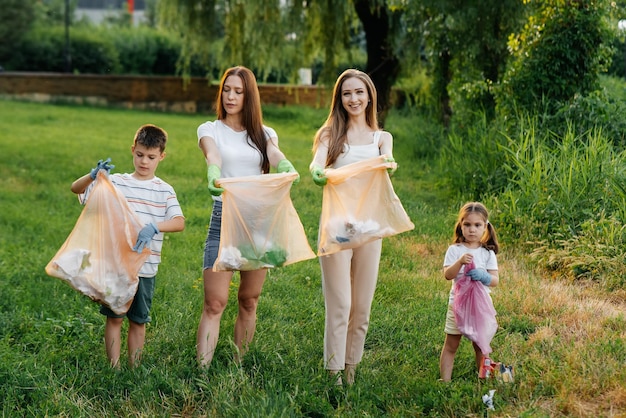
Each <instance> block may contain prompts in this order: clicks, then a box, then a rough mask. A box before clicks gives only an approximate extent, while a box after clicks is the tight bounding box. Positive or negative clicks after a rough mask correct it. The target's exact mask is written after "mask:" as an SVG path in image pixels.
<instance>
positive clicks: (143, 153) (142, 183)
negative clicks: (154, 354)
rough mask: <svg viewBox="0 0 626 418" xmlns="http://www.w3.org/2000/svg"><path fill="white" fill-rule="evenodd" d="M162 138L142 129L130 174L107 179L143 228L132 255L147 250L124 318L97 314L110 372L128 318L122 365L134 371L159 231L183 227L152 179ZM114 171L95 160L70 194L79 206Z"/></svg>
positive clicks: (174, 204) (173, 204)
mask: <svg viewBox="0 0 626 418" xmlns="http://www.w3.org/2000/svg"><path fill="white" fill-rule="evenodd" d="M166 142H167V133H166V132H165V131H164V130H163V129H161V128H159V127H158V126H155V125H143V126H142V127H140V128H139V129H138V130H137V132H136V133H135V138H134V141H133V145H132V147H131V152H132V154H133V165H134V167H135V171H134V172H133V173H131V174H118V173H116V174H111V176H110V180H111V182H112V183H113V184H114V185H115V187H117V188H118V189H119V190H120V191H121V192H122V194H123V195H124V196H125V197H126V200H127V201H128V204H129V206H130V207H131V209H133V210H134V211H135V212H136V213H137V215H138V216H139V218H140V219H141V220H142V222H143V223H144V224H145V226H144V227H143V228H142V229H141V231H139V235H138V237H137V242H136V244H135V246H134V247H133V250H135V251H137V252H141V251H142V250H143V249H144V247H146V246H147V247H149V248H150V252H151V254H150V257H149V258H148V260H146V262H145V263H144V264H143V266H142V267H141V269H140V270H139V285H138V287H137V293H136V294H135V298H134V299H133V302H132V305H131V307H130V309H129V310H128V312H127V313H126V314H125V315H116V314H115V313H114V312H113V311H112V310H110V309H109V308H108V307H106V306H104V305H103V306H101V307H100V313H102V314H103V315H106V317H107V319H106V325H105V330H104V342H105V345H106V353H107V357H108V359H109V361H110V363H111V366H112V367H115V368H119V359H120V350H121V341H120V340H121V331H122V323H123V321H124V317H125V316H126V317H128V323H129V327H128V363H129V365H130V367H134V366H136V365H137V364H138V363H139V361H140V360H141V352H142V350H143V346H144V342H145V336H146V323H147V322H150V315H149V312H150V307H151V305H152V296H153V295H154V284H155V277H156V274H157V270H158V267H159V263H160V262H161V247H162V245H163V233H164V232H178V231H182V230H183V229H184V228H185V218H184V216H183V212H182V209H181V207H180V204H179V203H178V199H177V198H176V193H175V192H174V189H173V188H172V187H171V186H170V185H169V184H167V183H166V182H164V181H163V180H161V179H160V178H158V177H156V176H155V172H156V169H157V167H158V165H159V162H161V161H162V160H163V158H165V144H166ZM114 167H115V166H113V165H111V164H110V159H107V160H106V161H102V160H100V161H99V162H98V164H97V165H96V167H95V168H93V169H92V170H91V171H90V172H89V173H87V174H85V175H84V176H82V177H80V178H79V179H77V180H76V181H74V183H72V188H71V189H72V192H74V193H76V194H78V195H79V196H78V198H79V200H80V202H81V203H82V204H85V202H86V201H87V197H88V196H89V192H90V191H91V188H92V187H93V184H94V180H95V179H96V174H97V173H98V171H99V170H106V171H107V172H110V170H111V169H112V168H114Z"/></svg>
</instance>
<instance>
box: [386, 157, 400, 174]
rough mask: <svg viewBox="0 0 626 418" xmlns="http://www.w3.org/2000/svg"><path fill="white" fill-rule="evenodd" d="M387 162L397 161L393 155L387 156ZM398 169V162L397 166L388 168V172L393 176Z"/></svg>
mask: <svg viewBox="0 0 626 418" xmlns="http://www.w3.org/2000/svg"><path fill="white" fill-rule="evenodd" d="M385 162H386V163H395V162H396V160H395V159H394V158H393V157H387V158H385ZM397 169H398V164H396V166H395V167H389V168H388V169H387V173H389V175H390V176H392V175H393V173H395V172H396V170H397Z"/></svg>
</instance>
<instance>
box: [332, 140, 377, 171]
mask: <svg viewBox="0 0 626 418" xmlns="http://www.w3.org/2000/svg"><path fill="white" fill-rule="evenodd" d="M381 133H382V131H376V132H374V140H373V141H372V143H371V144H365V145H348V144H347V143H346V144H344V146H343V152H342V153H341V154H340V155H339V157H337V160H336V161H335V162H334V163H333V165H332V166H331V168H339V167H343V166H344V165H348V164H352V163H356V162H359V161H363V160H367V159H368V158H374V157H377V156H379V155H380V146H379V145H378V141H379V140H380V134H381Z"/></svg>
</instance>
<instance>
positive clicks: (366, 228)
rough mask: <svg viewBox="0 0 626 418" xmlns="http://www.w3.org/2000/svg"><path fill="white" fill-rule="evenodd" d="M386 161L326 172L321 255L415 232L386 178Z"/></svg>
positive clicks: (319, 242)
mask: <svg viewBox="0 0 626 418" xmlns="http://www.w3.org/2000/svg"><path fill="white" fill-rule="evenodd" d="M385 160H386V156H385V155H381V156H378V157H374V158H369V159H367V160H363V161H359V162H356V163H353V164H348V165H346V166H343V167H340V168H337V169H334V170H326V178H327V179H328V182H327V183H326V186H324V191H323V197H322V215H321V218H320V231H319V240H318V252H317V254H318V255H320V256H323V255H329V254H332V253H336V252H338V251H341V250H345V249H348V248H355V247H358V246H360V245H363V244H366V243H368V242H370V241H373V240H375V239H378V238H384V237H389V236H392V235H396V234H400V233H402V232H405V231H410V230H412V229H413V228H415V225H413V223H412V222H411V220H410V219H409V216H408V215H407V213H406V211H405V210H404V208H403V207H402V203H401V202H400V199H399V198H398V196H397V195H396V193H395V192H394V190H393V185H392V184H391V180H390V179H389V175H388V174H387V168H389V167H390V163H388V162H386V161H385Z"/></svg>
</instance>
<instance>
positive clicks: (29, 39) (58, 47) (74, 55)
mask: <svg viewBox="0 0 626 418" xmlns="http://www.w3.org/2000/svg"><path fill="white" fill-rule="evenodd" d="M70 45H71V46H70V48H71V49H70V51H71V70H72V72H78V73H91V74H106V73H117V72H119V60H118V55H117V53H116V51H115V47H114V46H113V44H112V43H111V42H110V41H109V40H108V39H106V38H101V37H99V36H98V35H97V34H96V33H94V32H93V31H90V30H89V29H86V28H85V29H84V28H80V29H75V30H73V31H71V32H70ZM65 47H66V46H65V31H64V28H62V27H50V28H36V29H34V30H33V31H31V32H29V34H28V35H27V36H26V37H25V38H24V39H23V40H22V42H21V44H20V46H19V48H16V52H15V54H14V55H13V57H12V59H11V60H10V61H9V63H8V64H7V68H8V69H12V70H18V71H20V70H21V71H52V72H64V71H65V70H66V59H65Z"/></svg>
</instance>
